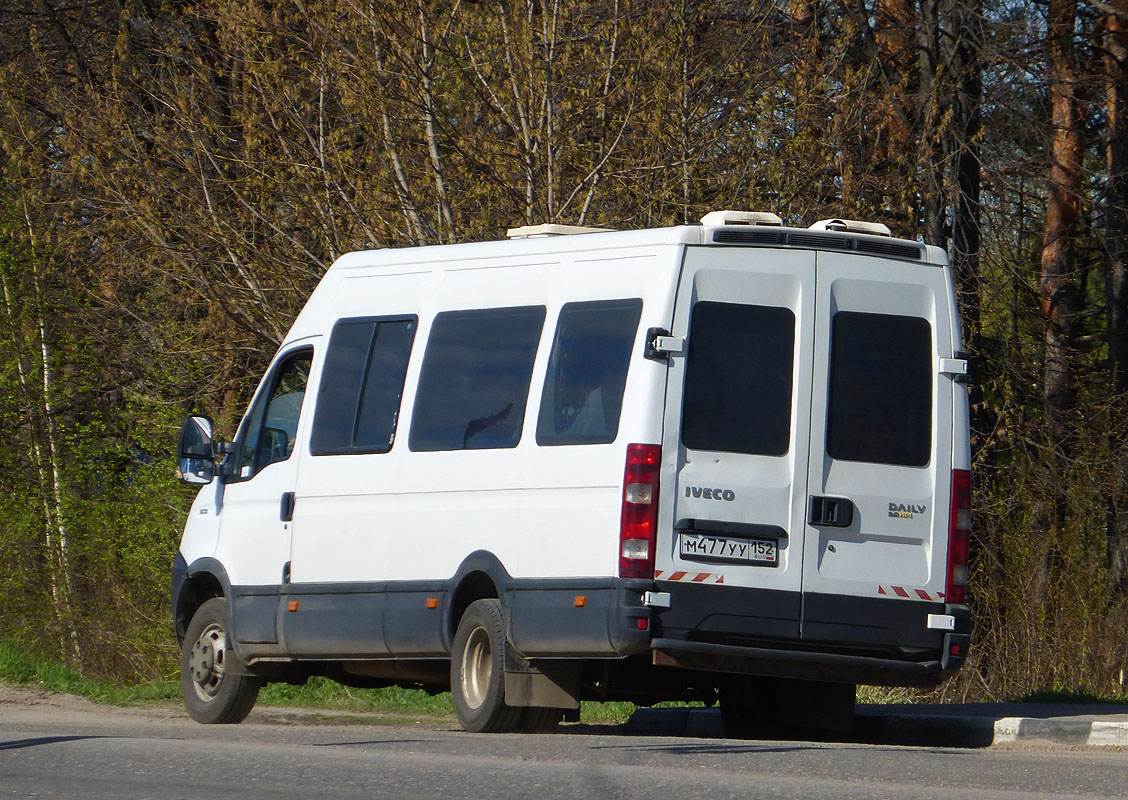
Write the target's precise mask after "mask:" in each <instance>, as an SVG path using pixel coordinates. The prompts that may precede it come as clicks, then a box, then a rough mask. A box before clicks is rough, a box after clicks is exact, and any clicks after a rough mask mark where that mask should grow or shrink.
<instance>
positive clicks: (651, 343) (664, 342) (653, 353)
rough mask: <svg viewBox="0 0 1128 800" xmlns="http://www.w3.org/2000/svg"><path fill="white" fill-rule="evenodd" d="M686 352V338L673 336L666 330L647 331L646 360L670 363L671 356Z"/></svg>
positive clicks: (651, 329) (652, 329) (654, 329)
mask: <svg viewBox="0 0 1128 800" xmlns="http://www.w3.org/2000/svg"><path fill="white" fill-rule="evenodd" d="M684 352H685V337H682V336H671V335H670V332H669V331H668V330H666V329H665V328H649V329H648V330H647V331H646V353H644V355H645V356H646V358H649V359H651V360H652V361H668V360H669V358H670V356H671V355H680V354H681V353H684Z"/></svg>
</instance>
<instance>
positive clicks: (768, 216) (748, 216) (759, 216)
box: [701, 211, 783, 226]
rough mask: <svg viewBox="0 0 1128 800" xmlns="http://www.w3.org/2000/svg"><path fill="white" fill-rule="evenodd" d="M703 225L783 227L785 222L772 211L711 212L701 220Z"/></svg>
mask: <svg viewBox="0 0 1128 800" xmlns="http://www.w3.org/2000/svg"><path fill="white" fill-rule="evenodd" d="M701 224H702V225H772V226H779V225H783V220H782V219H780V218H779V217H777V216H776V215H775V214H773V213H772V212H770V211H710V212H709V213H708V214H706V215H705V216H703V217H702V218H701Z"/></svg>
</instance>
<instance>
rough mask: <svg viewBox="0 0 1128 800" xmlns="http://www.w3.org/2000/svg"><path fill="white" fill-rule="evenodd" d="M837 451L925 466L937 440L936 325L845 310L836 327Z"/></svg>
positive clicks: (833, 398) (832, 429) (832, 420)
mask: <svg viewBox="0 0 1128 800" xmlns="http://www.w3.org/2000/svg"><path fill="white" fill-rule="evenodd" d="M831 336H832V343H831V363H830V400H829V408H828V411H827V434H826V450H827V452H828V453H829V454H830V456H831V458H838V459H843V460H846V461H869V462H876V463H881V464H901V465H905V466H917V467H920V466H924V465H925V464H927V463H928V460H929V456H930V452H931V444H932V328H931V326H930V325H929V323H928V320H925V319H921V318H920V317H899V316H891V315H888V314H863V313H859V312H855V311H840V312H838V314H836V315H835V317H834V324H833V330H832V333H831Z"/></svg>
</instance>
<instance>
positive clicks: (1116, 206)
mask: <svg viewBox="0 0 1128 800" xmlns="http://www.w3.org/2000/svg"><path fill="white" fill-rule="evenodd" d="M1105 36H1106V47H1105V94H1106V97H1105V102H1106V105H1105V109H1106V115H1107V120H1108V122H1107V124H1108V129H1107V133H1106V136H1107V139H1106V144H1105V154H1106V164H1107V167H1108V187H1107V192H1106V195H1105V209H1104V210H1105V259H1106V261H1105V311H1106V314H1107V323H1108V360H1109V370H1110V372H1111V373H1112V374H1111V377H1112V389H1113V392H1114V394H1115V395H1116V397H1115V398H1114V400H1113V404H1112V408H1113V415H1112V419H1111V425H1110V432H1109V449H1110V451H1111V453H1112V463H1113V468H1114V470H1115V472H1114V479H1113V484H1112V491H1111V492H1110V494H1109V499H1108V571H1109V581H1110V583H1111V585H1112V588H1113V589H1114V591H1115V590H1116V589H1120V588H1122V587H1123V586H1124V584H1125V581H1126V580H1128V491H1126V490H1125V487H1126V486H1128V411H1126V410H1125V397H1126V396H1128V120H1126V115H1128V19H1126V18H1125V17H1122V16H1118V15H1117V14H1115V13H1110V14H1108V15H1107V16H1106V17H1105Z"/></svg>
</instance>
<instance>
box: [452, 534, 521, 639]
mask: <svg viewBox="0 0 1128 800" xmlns="http://www.w3.org/2000/svg"><path fill="white" fill-rule="evenodd" d="M512 585H513V577H512V576H511V575H510V574H509V571H508V570H507V569H506V568H505V567H504V566H503V565H502V563H501V561H499V560H498V558H497V556H495V555H494V554H493V553H491V552H489V551H488V550H476V551H474V552H473V553H471V554H470V555H468V556H467V557H466V558H465V559H464V560H463V562H462V564H461V565H459V567H458V570H457V571H456V572H455V573H454V577H453V578H451V580H450V589H449V590H448V596H449V597H450V602H448V603H447V604H446V617H445V619H444V620H443V644H444V645H445V647H446V649H447V651H448V652H450V651H451V649H452V647H453V644H454V634H455V631H456V630H458V622H459V620H461V619H462V615H463V614H464V613H465V612H466V609H467V608H468V607H469V606H470V604H471V603H473V602H474V601H475V600H483V599H486V598H494V599H496V600H497V601H498V603H500V605H501V613H502V615H503V617H504V618H505V620H506V623H507V627H508V619H509V607H508V603H507V602H506V596H507V594H508V592H509V589H510V587H512Z"/></svg>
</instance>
